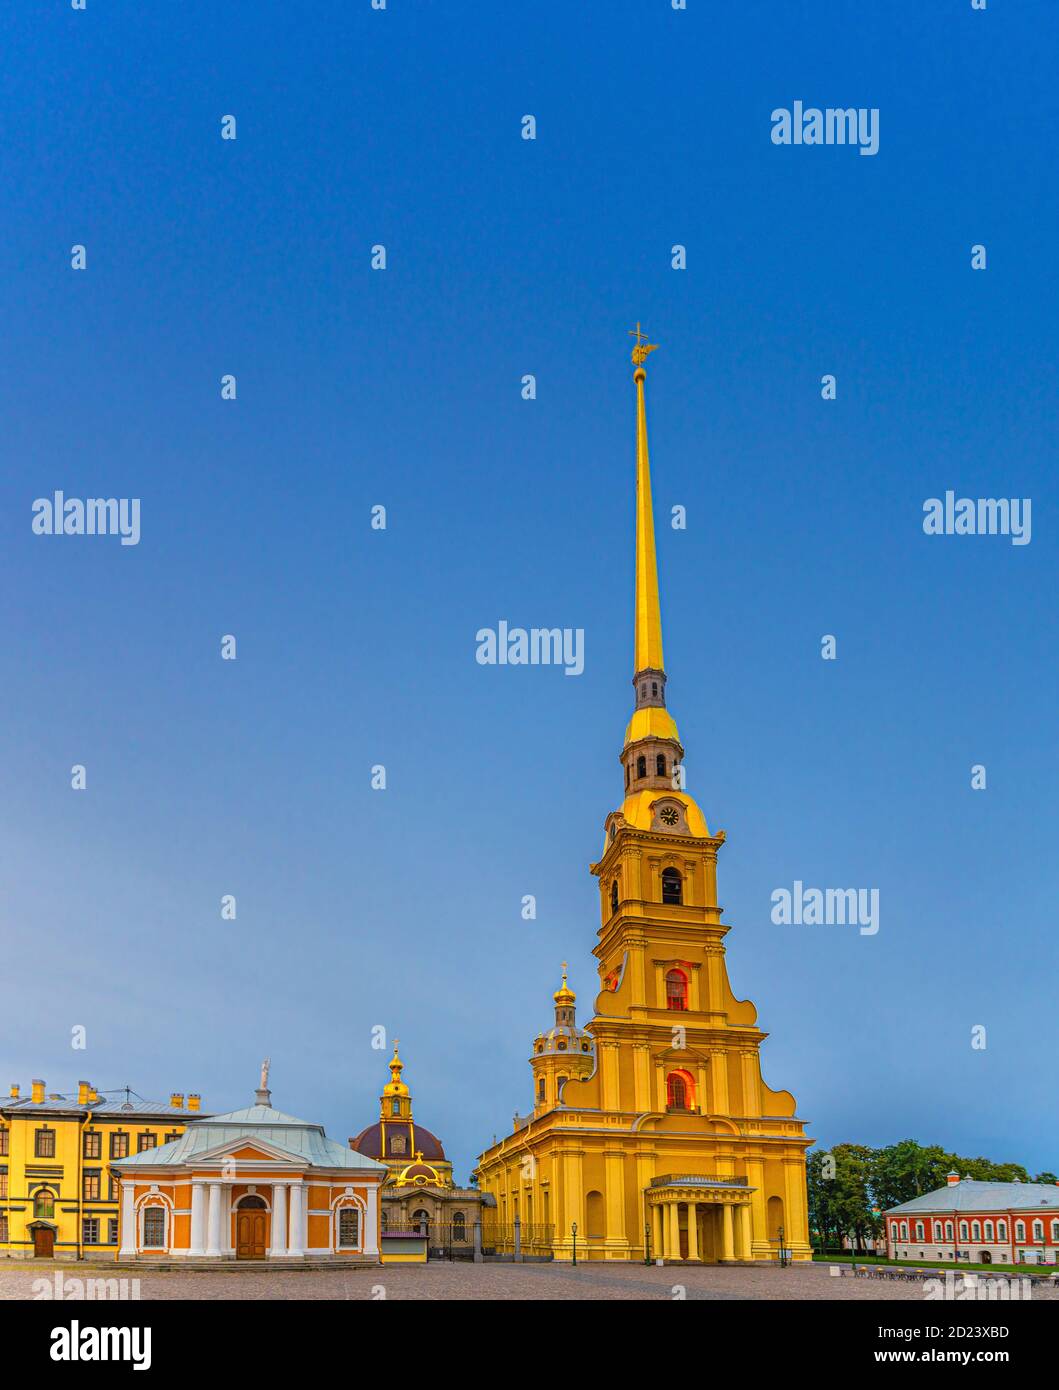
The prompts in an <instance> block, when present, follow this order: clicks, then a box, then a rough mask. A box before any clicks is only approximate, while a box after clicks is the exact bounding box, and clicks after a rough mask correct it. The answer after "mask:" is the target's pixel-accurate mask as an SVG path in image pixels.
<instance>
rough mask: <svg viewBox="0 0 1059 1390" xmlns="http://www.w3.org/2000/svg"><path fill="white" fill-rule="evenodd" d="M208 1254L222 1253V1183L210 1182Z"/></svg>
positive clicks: (207, 1230) (217, 1254) (207, 1234)
mask: <svg viewBox="0 0 1059 1390" xmlns="http://www.w3.org/2000/svg"><path fill="white" fill-rule="evenodd" d="M206 1254H207V1255H215V1256H216V1257H217V1258H218V1259H219V1258H220V1255H221V1184H220V1183H219V1182H211V1183H210V1211H209V1221H208V1225H207V1229H206Z"/></svg>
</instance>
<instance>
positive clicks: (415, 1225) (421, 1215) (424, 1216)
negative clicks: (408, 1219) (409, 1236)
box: [412, 1207, 430, 1236]
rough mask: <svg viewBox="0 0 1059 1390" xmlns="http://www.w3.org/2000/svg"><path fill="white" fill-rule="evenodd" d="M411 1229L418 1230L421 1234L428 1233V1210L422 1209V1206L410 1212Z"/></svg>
mask: <svg viewBox="0 0 1059 1390" xmlns="http://www.w3.org/2000/svg"><path fill="white" fill-rule="evenodd" d="M412 1229H413V1231H418V1232H419V1234H420V1235H421V1236H425V1235H429V1234H430V1212H428V1211H424V1209H423V1208H422V1207H420V1208H419V1210H418V1211H414V1212H413V1213H412Z"/></svg>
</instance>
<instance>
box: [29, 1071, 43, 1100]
mask: <svg viewBox="0 0 1059 1390" xmlns="http://www.w3.org/2000/svg"><path fill="white" fill-rule="evenodd" d="M32 1098H33V1103H34V1104H35V1105H40V1104H41V1102H42V1101H43V1100H44V1082H43V1081H38V1080H37V1078H36V1077H34V1078H33V1091H32Z"/></svg>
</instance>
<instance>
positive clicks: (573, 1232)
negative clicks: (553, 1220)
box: [570, 1221, 577, 1265]
mask: <svg viewBox="0 0 1059 1390" xmlns="http://www.w3.org/2000/svg"><path fill="white" fill-rule="evenodd" d="M570 1234H571V1235H572V1236H573V1238H574V1251H573V1263H574V1264H575V1265H576V1264H577V1222H576V1221H574V1222H572V1223H571V1225H570Z"/></svg>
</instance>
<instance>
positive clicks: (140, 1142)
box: [136, 1134, 158, 1154]
mask: <svg viewBox="0 0 1059 1390" xmlns="http://www.w3.org/2000/svg"><path fill="white" fill-rule="evenodd" d="M157 1147H158V1135H157V1134H140V1135H138V1136H137V1139H136V1152H137V1153H141V1154H142V1153H143V1152H144V1151H145V1150H147V1149H156V1148H157Z"/></svg>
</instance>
